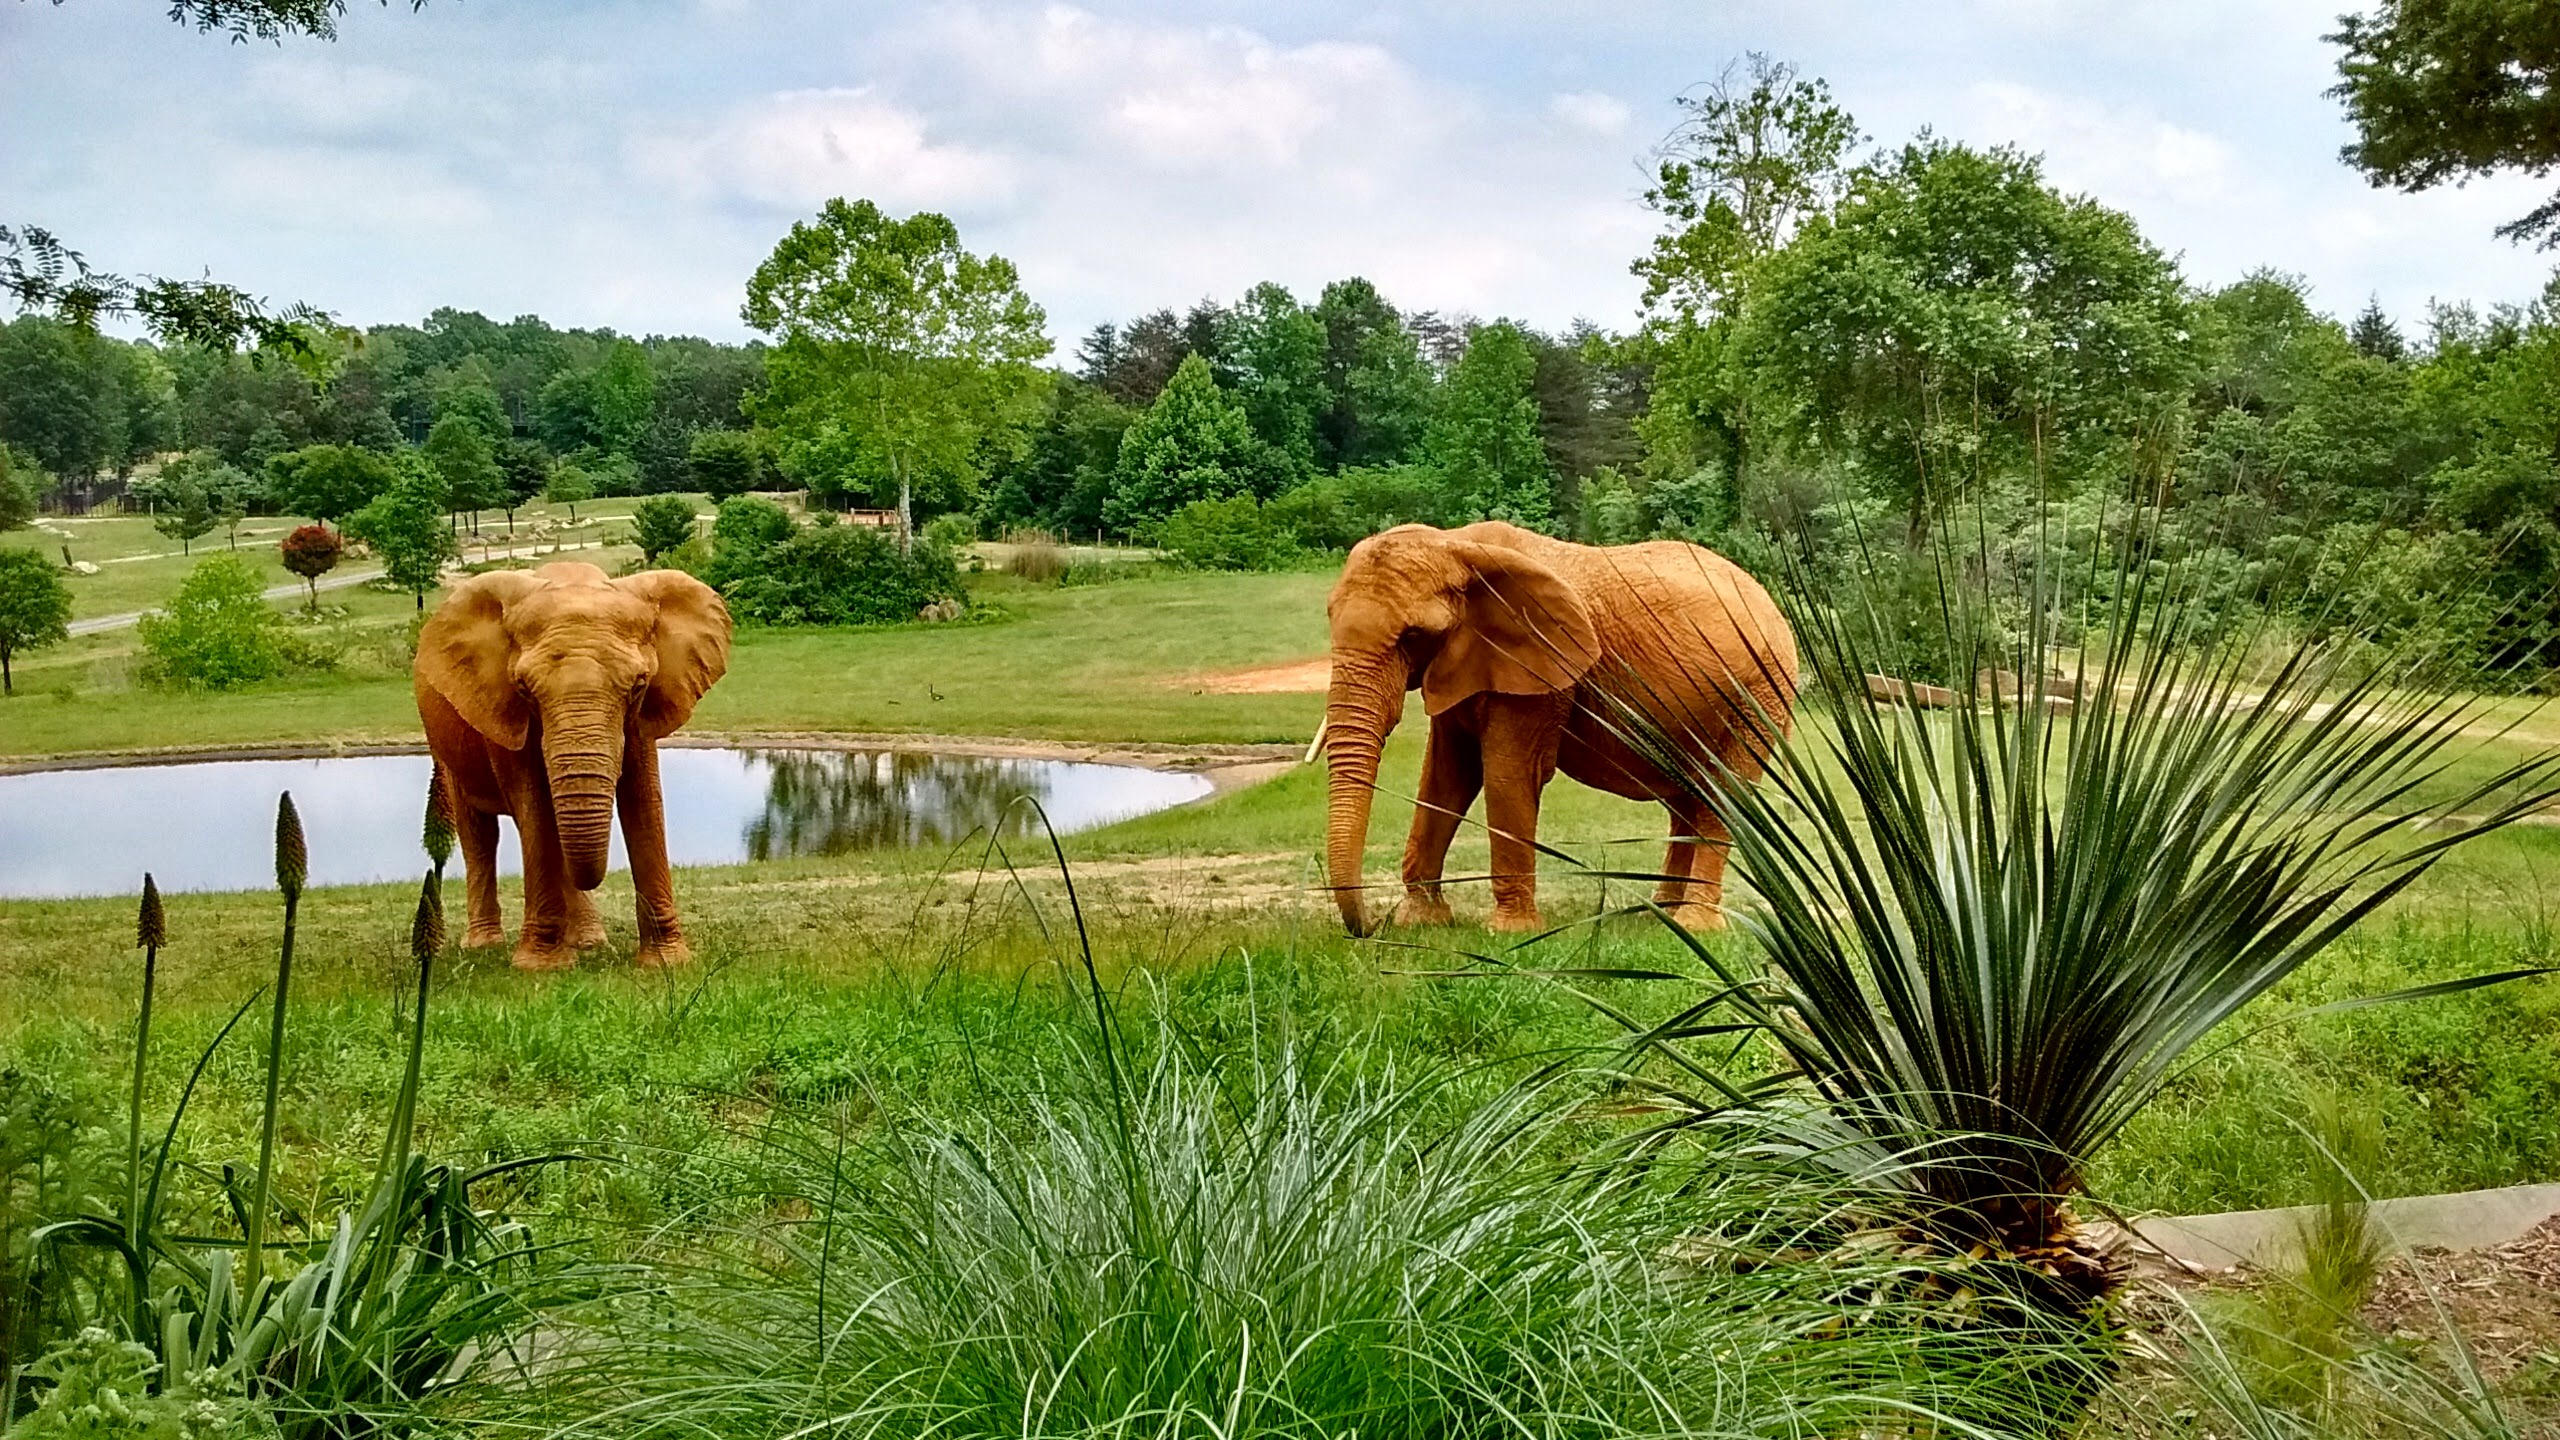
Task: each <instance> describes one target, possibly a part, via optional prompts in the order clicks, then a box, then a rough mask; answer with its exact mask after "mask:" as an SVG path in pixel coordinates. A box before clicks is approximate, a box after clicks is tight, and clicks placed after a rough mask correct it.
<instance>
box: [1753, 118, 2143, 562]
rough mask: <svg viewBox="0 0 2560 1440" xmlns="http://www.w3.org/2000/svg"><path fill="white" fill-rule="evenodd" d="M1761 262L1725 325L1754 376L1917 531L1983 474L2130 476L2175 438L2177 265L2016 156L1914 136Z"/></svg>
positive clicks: (1799, 437)
mask: <svg viewBox="0 0 2560 1440" xmlns="http://www.w3.org/2000/svg"><path fill="white" fill-rule="evenodd" d="M1760 269H1761V274H1760V275H1759V277H1758V278H1757V280H1756V282H1755V285H1754V291H1753V294H1752V296H1751V298H1750V303H1749V304H1748V305H1747V306H1746V308H1745V311H1744V316H1743V322H1744V323H1743V328H1742V331H1741V333H1740V335H1739V336H1738V337H1737V341H1736V344H1737V346H1738V348H1739V352H1740V354H1741V355H1742V356H1743V357H1746V359H1745V361H1744V363H1745V364H1746V365H1747V367H1748V369H1749V372H1750V377H1751V382H1752V386H1753V389H1754V390H1755V392H1757V393H1758V394H1760V395H1762V396H1763V397H1766V400H1767V402H1768V404H1769V405H1770V406H1771V407H1772V408H1773V409H1775V410H1776V411H1778V412H1781V413H1780V414H1779V416H1778V417H1777V418H1778V423H1779V424H1780V425H1781V426H1782V427H1783V429H1784V430H1785V432H1786V433H1787V434H1789V435H1790V436H1791V437H1792V438H1794V439H1795V440H1796V441H1797V442H1799V443H1801V444H1803V445H1806V446H1808V447H1812V448H1815V449H1818V450H1823V451H1827V452H1829V453H1830V454H1832V455H1834V456H1836V457H1837V458H1839V459H1841V460H1845V461H1850V462H1853V463H1854V464H1855V465H1856V466H1857V467H1858V470H1859V473H1860V474H1861V475H1862V476H1863V477H1865V479H1866V481H1867V483H1868V484H1870V485H1871V486H1873V487H1875V488H1877V489H1879V490H1881V491H1882V492H1883V498H1885V499H1887V500H1888V501H1890V502H1891V503H1892V504H1894V505H1895V506H1896V508H1897V509H1898V510H1899V512H1900V513H1901V514H1902V515H1904V516H1905V517H1906V519H1907V520H1908V522H1909V524H1910V525H1911V527H1912V529H1913V532H1914V533H1915V534H1917V533H1919V532H1920V531H1922V530H1923V529H1925V527H1926V526H1927V525H1928V524H1929V523H1930V522H1931V520H1932V519H1933V518H1934V517H1935V516H1936V515H1938V514H1939V513H1940V512H1941V511H1942V510H1943V509H1944V507H1945V506H1946V504H1947V503H1948V502H1949V501H1950V500H1951V499H1953V498H1954V497H1955V496H1956V495H1958V494H1959V493H1961V492H1963V491H1964V490H1965V489H1967V488H1968V487H1970V486H1972V485H1973V484H1975V483H1976V482H1977V481H1979V480H1982V479H1984V478H1985V477H1988V476H1994V475H1999V474H2004V473H2005V474H2015V475H2026V476H2032V477H2035V478H2036V479H2037V480H2038V481H2039V482H2041V481H2043V480H2046V479H2048V478H2057V477H2058V478H2076V477H2080V476H2094V475H2101V474H2112V475H2117V476H2124V475H2130V476H2134V477H2137V478H2138V479H2140V480H2142V481H2144V482H2146V483H2148V482H2150V481H2152V480H2153V479H2155V478H2156V477H2157V475H2158V474H2159V473H2160V472H2161V470H2162V468H2163V467H2164V466H2165V463H2166V460H2167V459H2168V457H2169V456H2170V455H2171V454H2173V453H2174V451H2173V450H2172V449H2171V448H2170V446H2171V443H2172V442H2174V440H2175V439H2176V436H2177V430H2176V426H2175V424H2174V419H2175V415H2176V408H2177V405H2178V402H2179V401H2180V400H2182V399H2183V397H2184V395H2185V393H2186V389H2187V384H2188V380H2189V376H2190V363H2191V362H2190V356H2189V353H2188V349H2187V345H2186V339H2185V336H2186V332H2187V328H2188V326H2189V324H2190V317H2189V314H2188V307H2187V303H2186V298H2185V291H2184V287H2183V286H2182V284H2181V282H2180V280H2179V278H2178V273H2177V270H2176V268H2175V267H2174V266H2172V265H2171V264H2170V263H2169V261H2168V260H2167V259H2166V258H2164V257H2163V256H2162V255H2161V254H2160V252H2159V251H2158V250H2157V249H2156V248H2154V247H2153V246H2152V245H2151V244H2150V242H2148V241H2146V240H2145V239H2143V238H2142V234H2141V232H2140V231H2139V230H2137V229H2136V228H2135V227H2134V224H2133V222H2132V221H2131V220H2130V219H2128V218H2126V217H2125V216H2124V215H2122V214H2120V213H2118V212H2116V211H2113V210H2109V209H2107V208H2106V207H2104V206H2102V205H2100V204H2098V203H2097V202H2096V201H2094V200H2089V199H2086V198H2067V197H2065V196H2063V195H2061V194H2060V193H2058V192H2056V191H2055V190H2054V189H2053V188H2052V187H2050V186H2048V185H2047V184H2045V182H2044V175H2043V171H2042V168H2041V166H2040V165H2039V164H2038V162H2037V161H2036V160H2034V159H2033V158H2032V157H2029V156H2026V155H2023V154H2020V153H2018V152H2017V151H2014V150H2005V149H2003V150H1992V151H1982V150H1975V149H1972V148H1970V147H1967V146H1963V145H1958V144H1954V143H1952V142H1948V141H1943V140H1936V139H1930V138H1926V137H1924V138H1922V139H1921V140H1918V141H1915V142H1913V143H1911V144H1909V145H1906V146H1904V147H1903V148H1902V149H1901V150H1900V151H1898V152H1897V153H1895V154H1893V155H1891V156H1889V157H1887V158H1885V159H1884V160H1883V161H1882V162H1881V163H1879V164H1877V165H1875V166H1873V167H1871V168H1868V169H1865V170H1862V171H1860V172H1859V173H1858V175H1857V176H1856V178H1855V180H1854V181H1853V183H1852V185H1851V188H1850V192H1849V195H1848V197H1847V198H1846V199H1844V200H1843V201H1842V202H1841V203H1840V205H1839V206H1838V207H1837V208H1836V209H1835V210H1834V211H1833V212H1832V213H1831V214H1828V215H1818V216H1815V217H1812V218H1811V219H1810V220H1808V221H1807V222H1806V223H1805V225H1804V228H1803V229H1802V231H1801V232H1800V233H1799V234H1798V235H1797V237H1796V239H1795V241H1794V242H1793V243H1792V244H1790V245H1788V246H1787V247H1786V248H1785V249H1783V250H1781V251H1779V252H1778V253H1777V254H1775V255H1773V256H1771V257H1769V259H1768V260H1767V261H1766V262H1764V264H1763V265H1762V266H1761V267H1760Z"/></svg>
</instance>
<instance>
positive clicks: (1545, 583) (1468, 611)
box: [1422, 540, 1600, 715]
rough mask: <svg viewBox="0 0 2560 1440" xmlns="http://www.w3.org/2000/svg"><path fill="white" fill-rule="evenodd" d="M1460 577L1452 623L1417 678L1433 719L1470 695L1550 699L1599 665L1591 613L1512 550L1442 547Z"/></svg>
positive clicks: (1469, 544) (1555, 578)
mask: <svg viewBox="0 0 2560 1440" xmlns="http://www.w3.org/2000/svg"><path fill="white" fill-rule="evenodd" d="M1446 545H1447V549H1448V552H1449V554H1450V556H1451V557H1452V558H1453V559H1455V560H1456V561H1457V562H1458V564H1459V565H1460V567H1461V568H1462V569H1463V570H1464V571H1465V575H1466V578H1465V581H1464V583H1463V585H1462V586H1461V588H1460V590H1459V594H1458V597H1457V599H1458V618H1457V623H1456V624H1454V625H1452V626H1451V627H1450V628H1449V633H1448V634H1447V635H1445V636H1443V637H1442V638H1441V641H1440V649H1439V652H1438V653H1437V654H1435V655H1433V656H1432V657H1431V663H1430V665H1429V666H1428V667H1426V668H1425V669H1424V670H1423V672H1422V705H1423V709H1424V711H1425V712H1426V713H1428V714H1432V715H1437V714H1439V713H1440V712H1441V711H1443V710H1446V709H1448V708H1449V707H1450V706H1452V705H1455V704H1457V703H1458V702H1459V701H1461V700H1464V699H1466V698H1468V697H1469V696H1471V695H1482V694H1485V693H1487V692H1491V693H1493V694H1497V695H1552V694H1555V693H1556V692H1558V691H1560V690H1569V689H1571V688H1573V686H1574V684H1575V683H1576V682H1578V681H1580V680H1581V679H1582V677H1583V675H1584V674H1585V673H1586V672H1588V671H1589V670H1590V669H1591V667H1592V665H1593V664H1594V663H1596V662H1597V661H1598V660H1599V658H1600V635H1599V632H1598V631H1597V630H1596V629H1594V628H1593V626H1592V624H1591V611H1590V610H1589V609H1588V608H1587V607H1585V606H1584V605H1583V603H1582V597H1581V596H1579V595H1576V594H1574V593H1573V587H1571V586H1569V585H1567V584H1565V583H1564V579H1563V577H1561V576H1559V575H1557V574H1556V572H1554V571H1553V570H1550V569H1548V568H1547V567H1546V566H1544V565H1541V564H1539V563H1538V562H1537V561H1535V560H1533V559H1531V558H1530V557H1528V556H1527V555H1524V554H1522V553H1520V552H1519V551H1517V550H1505V549H1502V548H1501V547H1499V546H1494V545H1485V544H1481V543H1478V542H1476V541H1473V540H1451V541H1448V542H1446Z"/></svg>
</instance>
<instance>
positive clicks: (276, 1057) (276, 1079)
mask: <svg viewBox="0 0 2560 1440" xmlns="http://www.w3.org/2000/svg"><path fill="white" fill-rule="evenodd" d="M310 874H311V851H310V847H309V846H307V845H306V844H305V843H304V842H303V838H302V816H301V815H300V814H298V813H296V812H295V810H294V808H293V792H291V791H286V792H285V793H283V794H281V795H278V796H277V797H276V889H277V890H278V891H280V892H282V894H283V895H284V941H283V943H282V945H280V946H279V947H278V949H277V952H276V994H275V1011H274V1014H273V1016H272V1018H271V1019H270V1020H269V1021H268V1023H267V1100H266V1109H265V1111H264V1113H263V1117H262V1118H261V1119H260V1121H259V1124H258V1169H257V1175H256V1178H255V1180H254V1181H253V1182H252V1184H251V1188H250V1201H249V1210H248V1216H247V1219H246V1221H245V1224H244V1228H245V1229H246V1230H247V1231H248V1257H249V1276H250V1279H251V1280H252V1281H253V1282H254V1281H255V1280H256V1279H257V1277H259V1276H261V1275H263V1274H265V1273H266V1268H267V1250H266V1238H267V1204H268V1200H269V1196H270V1189H271V1187H272V1185H273V1184H274V1180H275V1160H276V1101H277V1098H278V1092H279V1090H280V1089H281V1086H282V1081H283V1078H284V1016H285V1002H286V1001H287V999H288V998H289V997H290V995H291V993H292V989H293V927H294V919H295V916H296V913H297V912H298V911H299V910H300V909H301V907H302V885H303V881H304V880H306V879H307V878H309V876H310Z"/></svg>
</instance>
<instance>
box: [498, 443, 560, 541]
mask: <svg viewBox="0 0 2560 1440" xmlns="http://www.w3.org/2000/svg"><path fill="white" fill-rule="evenodd" d="M497 461H498V470H499V473H500V474H501V475H502V476H504V477H505V478H504V479H503V480H502V481H501V488H503V489H504V490H505V492H506V511H507V531H508V533H509V534H513V533H514V532H515V523H516V508H517V507H518V506H520V505H523V504H525V503H526V502H527V501H529V500H531V499H533V497H535V496H537V495H539V494H541V493H542V490H543V487H544V486H545V485H547V484H549V483H550V480H551V452H550V451H548V450H545V449H544V448H542V442H541V441H539V440H521V439H511V440H501V441H499V442H498V447H497Z"/></svg>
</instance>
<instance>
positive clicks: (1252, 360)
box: [1227, 284, 1327, 479]
mask: <svg viewBox="0 0 2560 1440" xmlns="http://www.w3.org/2000/svg"><path fill="white" fill-rule="evenodd" d="M1227 331H1228V338H1227V356H1228V362H1229V364H1230V365H1231V366H1232V367H1233V368H1234V371H1235V384H1234V388H1235V392H1236V398H1237V400H1238V401H1239V402H1240V403H1241V404H1242V405H1243V407H1244V415H1245V419H1246V420H1248V421H1250V422H1252V424H1253V433H1254V434H1255V435H1257V436H1259V437H1261V439H1262V443H1263V444H1264V445H1267V446H1269V447H1270V448H1271V451H1272V453H1273V454H1274V455H1276V456H1278V457H1279V458H1280V462H1281V465H1282V468H1283V469H1284V470H1285V471H1286V472H1287V473H1288V474H1289V475H1290V476H1291V477H1292V478H1293V479H1302V478H1304V477H1305V476H1306V474H1307V473H1308V472H1309V471H1310V470H1312V469H1313V468H1314V467H1315V458H1316V422H1317V420H1318V419H1319V418H1320V417H1321V416H1322V415H1323V414H1324V413H1325V410H1326V404H1327V394H1326V391H1325V383H1324V360H1325V330H1324V322H1323V321H1321V320H1318V319H1317V318H1316V316H1315V314H1314V312H1312V311H1310V310H1308V309H1307V308H1306V307H1305V306H1303V305H1300V304H1299V303H1298V301H1297V297H1295V296H1293V295H1291V294H1290V293H1289V292H1288V290H1287V289H1285V288H1283V287H1281V286H1279V285H1272V284H1262V285H1256V286H1254V287H1253V288H1252V289H1251V290H1248V291H1246V292H1245V297H1244V300H1243V302H1242V303H1241V304H1239V305H1237V306H1236V307H1235V309H1233V310H1231V311H1229V312H1227Z"/></svg>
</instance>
